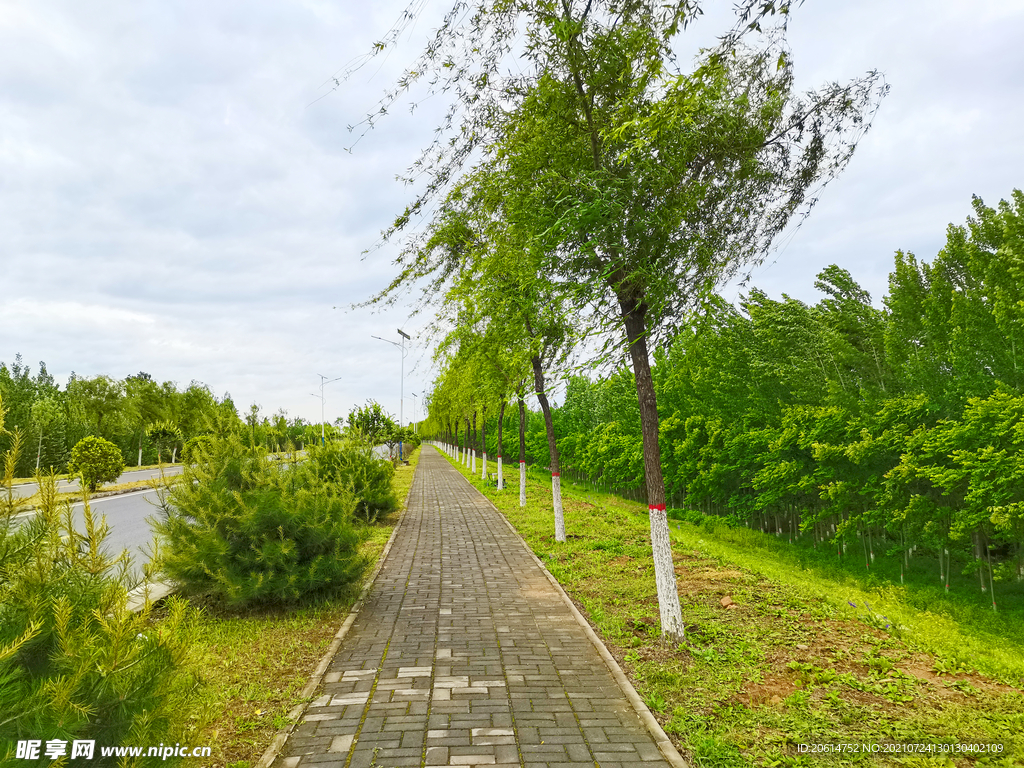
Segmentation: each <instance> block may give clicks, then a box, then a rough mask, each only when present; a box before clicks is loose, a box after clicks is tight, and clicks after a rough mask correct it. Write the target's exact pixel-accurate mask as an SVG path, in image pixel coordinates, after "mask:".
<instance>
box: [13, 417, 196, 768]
mask: <svg viewBox="0 0 1024 768" xmlns="http://www.w3.org/2000/svg"><path fill="white" fill-rule="evenodd" d="M2 415H3V409H2V405H0V431H2V429H3V418H2ZM16 437H17V436H16ZM19 443H20V440H18V439H16V440H15V441H14V443H13V449H14V450H16V449H17V448H18V445H19ZM4 459H5V467H6V466H7V465H10V464H11V462H12V461H13V460H14V457H13V456H12V455H11V454H10V453H8V454H7V455H6V456H5V457H4ZM10 479H11V477H10V473H9V472H5V477H4V480H3V482H4V485H5V486H6V487H5V488H4V491H5V493H4V494H3V498H4V499H5V500H6V502H7V503H3V504H0V765H8V764H15V763H16V762H22V761H17V760H16V757H15V751H16V744H17V742H18V741H19V740H29V739H37V740H41V741H42V742H44V743H45V742H46V741H47V740H51V739H53V740H62V741H66V742H68V743H69V744H70V742H72V741H74V740H76V739H80V740H81V739H84V740H89V739H92V740H95V742H96V749H97V755H98V750H99V747H100V746H147V745H149V744H158V743H160V742H161V741H163V740H165V739H168V738H170V737H171V736H172V735H175V734H180V733H182V730H181V729H182V728H183V725H182V724H183V723H184V722H185V720H186V718H187V714H188V711H189V693H190V691H191V690H192V687H193V684H192V678H191V676H190V674H189V673H188V672H187V671H186V663H187V653H188V648H189V647H190V645H191V643H192V640H193V636H192V626H193V624H192V621H191V615H190V613H189V611H188V609H187V608H186V604H185V603H183V602H181V601H176V600H172V601H170V603H169V616H168V618H166V619H165V620H162V621H161V622H160V623H159V624H157V623H154V621H153V617H152V614H151V607H150V606H148V605H147V606H145V607H144V608H143V610H141V611H140V612H138V613H133V612H132V611H130V610H129V609H128V607H127V604H128V593H129V590H130V589H131V588H132V587H134V586H135V581H134V580H133V579H132V578H131V577H130V576H129V568H130V564H129V561H128V556H127V553H122V554H121V555H120V556H119V557H116V558H112V557H110V556H109V555H107V554H106V553H105V552H104V550H103V542H104V538H105V536H106V533H107V526H106V524H105V523H103V522H99V523H97V522H96V521H95V520H94V519H93V517H92V513H91V511H90V508H89V505H88V500H86V504H85V507H84V533H83V532H81V530H77V529H76V526H75V525H74V517H73V514H72V510H71V507H70V505H69V504H68V503H67V502H66V501H64V500H61V499H60V496H59V495H58V493H57V490H56V483H55V481H54V478H53V476H52V475H49V476H46V477H40V478H38V479H39V482H40V493H39V501H38V503H37V507H36V512H35V514H34V515H32V516H30V517H21V519H18V518H17V517H16V513H21V512H24V511H25V510H24V509H21V508H20V507H19V505H18V504H16V503H12V500H13V498H14V497H13V496H12V494H10ZM100 762H102V761H100ZM154 762H155V761H154ZM146 763H147V761H146V760H137V761H135V762H134V763H133V762H132V761H128V762H126V763H125V764H126V765H131V764H138V765H144V764H146Z"/></svg>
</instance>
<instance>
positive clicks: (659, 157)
mask: <svg viewBox="0 0 1024 768" xmlns="http://www.w3.org/2000/svg"><path fill="white" fill-rule="evenodd" d="M462 8H463V6H462V4H460V5H459V6H458V8H457V9H456V10H453V12H452V14H451V15H450V16H449V17H448V19H447V20H446V22H445V25H444V26H443V27H442V29H441V31H440V32H439V35H438V40H437V41H436V42H435V43H434V44H432V45H431V46H430V47H428V50H427V52H426V53H425V55H424V61H423V62H422V63H420V64H418V65H417V66H418V67H419V68H422V69H426V70H428V71H429V70H431V69H433V71H435V72H440V73H441V77H442V79H445V80H446V81H447V82H446V83H445V84H448V83H450V82H452V81H453V80H454V81H455V82H456V83H457V84H458V85H459V86H462V87H461V88H460V89H459V90H457V93H458V94H459V96H460V97H461V98H460V99H459V103H458V105H457V106H456V107H454V108H453V111H452V113H451V115H452V117H454V115H455V114H466V115H467V117H466V118H465V119H464V121H463V122H462V124H461V126H459V129H460V131H461V133H462V135H464V136H468V137H469V138H468V139H466V140H464V141H462V142H460V141H458V140H457V139H456V140H455V141H454V142H453V144H452V145H451V149H450V151H447V152H442V153H441V160H440V161H439V162H438V163H436V164H435V165H434V166H433V167H432V168H430V169H428V170H429V171H431V173H430V177H429V178H430V181H429V182H428V185H427V190H426V191H425V192H424V193H423V195H421V196H420V197H418V198H417V199H416V200H415V201H414V203H413V204H412V205H411V206H410V207H409V209H407V211H406V212H404V213H403V214H402V215H401V216H400V217H399V218H398V220H397V221H396V223H395V227H394V230H393V231H395V230H398V229H401V228H402V227H404V226H405V225H406V224H407V223H408V221H409V220H410V217H411V216H412V215H413V214H415V213H417V212H419V211H420V210H422V209H423V206H424V205H425V204H426V202H427V201H428V200H430V199H431V198H432V197H433V196H434V195H435V194H436V193H437V192H438V191H440V190H442V189H444V188H445V187H446V186H447V184H448V183H449V181H450V180H451V179H452V178H453V175H454V174H455V173H456V172H457V170H458V168H459V166H460V165H461V163H462V162H463V161H464V160H465V159H466V158H467V157H468V156H469V153H470V152H471V151H472V149H473V147H474V146H475V142H476V141H487V142H490V143H491V146H492V149H491V158H492V162H491V167H490V169H489V172H490V173H492V174H497V175H499V176H500V177H501V178H502V179H503V180H504V183H503V184H502V185H501V186H502V187H503V188H504V189H505V190H506V196H507V199H506V202H505V203H504V209H505V217H506V219H507V220H508V221H509V222H510V223H511V224H514V225H515V226H517V227H519V228H521V230H522V231H523V232H524V233H525V234H526V236H527V239H528V242H529V243H530V246H531V250H532V251H533V252H535V253H537V254H540V255H541V256H542V258H543V259H544V262H543V265H544V267H543V269H542V271H543V272H545V273H549V274H550V275H551V276H552V277H557V278H559V279H560V280H561V281H562V284H563V285H564V286H566V287H567V288H572V289H574V290H575V294H576V297H575V300H576V302H577V306H578V307H583V306H585V305H590V306H591V307H595V308H596V309H597V310H598V313H597V316H599V317H604V318H607V319H608V325H607V329H608V330H609V331H611V332H613V333H615V334H617V335H618V336H620V338H621V339H622V342H623V347H624V350H625V352H626V354H627V356H628V359H629V360H630V362H631V364H632V367H633V372H634V376H635V380H636V387H637V397H638V402H639V405H640V413H641V425H642V430H643V438H644V439H643V445H644V451H643V453H644V467H645V476H646V486H647V496H648V504H649V508H650V512H651V525H652V527H651V535H652V545H653V547H654V552H655V559H656V568H655V570H656V574H657V583H658V595H659V603H660V604H661V606H662V629H663V631H664V632H665V634H666V635H669V636H673V637H681V636H682V633H683V626H682V617H681V612H680V610H679V601H678V594H677V592H676V590H675V581H674V570H673V567H672V562H671V550H670V545H669V538H668V524H667V519H666V517H665V492H664V482H663V479H662V468H661V456H660V449H659V444H658V431H659V430H658V411H657V399H656V396H655V391H654V385H653V378H652V374H651V366H650V354H649V349H650V340H651V338H652V336H655V335H656V334H657V332H658V331H659V329H661V328H663V327H665V326H667V325H670V324H671V322H672V319H673V318H674V317H676V316H677V315H678V311H679V309H680V308H681V307H682V306H686V305H688V304H690V303H692V302H693V301H694V300H695V299H696V298H697V297H698V296H699V295H701V294H702V293H704V292H706V291H708V290H709V289H710V288H711V287H713V286H714V285H716V284H717V283H719V282H720V281H721V280H723V279H725V278H727V277H729V276H731V275H733V274H735V273H737V272H738V271H739V270H741V269H743V268H744V267H745V266H748V265H749V264H751V263H753V262H757V261H758V260H760V259H761V258H763V257H764V254H765V253H767V251H768V249H769V248H770V247H771V244H772V242H773V240H774V238H775V236H776V235H777V234H778V233H779V232H780V231H781V230H782V229H783V228H784V227H785V226H786V225H787V224H788V223H789V221H790V219H791V218H792V216H793V215H794V214H795V213H797V212H798V211H804V212H806V210H808V208H809V207H810V204H811V203H812V202H813V199H814V197H813V192H812V190H813V189H814V188H815V186H816V185H819V184H821V183H824V182H827V181H828V180H829V179H831V178H833V177H834V176H835V174H836V173H838V172H839V171H840V170H841V169H842V167H843V166H844V165H845V164H846V162H847V161H848V159H849V157H850V155H851V153H852V151H853V148H854V147H855V145H856V142H857V138H858V137H859V135H860V133H861V132H862V130H863V129H864V127H865V126H866V125H867V123H868V122H869V121H870V114H871V113H872V110H873V108H874V106H875V104H876V103H877V100H878V98H879V97H880V95H881V93H882V92H883V91H884V87H881V86H880V85H879V84H880V78H879V76H878V75H877V74H876V73H871V74H869V75H867V76H866V77H864V78H861V79H859V80H856V81H854V82H852V83H850V84H848V85H838V84H834V85H831V86H827V87H825V88H823V89H822V90H820V91H819V92H817V93H813V94H810V95H809V96H808V97H806V98H798V97H795V96H794V95H793V92H792V86H793V73H792V67H791V64H790V62H789V56H788V52H787V51H786V49H785V46H784V45H783V44H782V43H781V42H780V40H781V36H782V35H781V32H776V33H775V34H774V36H773V35H769V36H767V40H766V42H764V43H763V44H762V46H761V47H760V48H759V49H748V48H746V47H744V46H743V45H742V44H741V43H740V42H739V41H738V38H739V37H740V35H739V34H738V33H737V34H735V35H731V36H730V38H729V42H728V44H724V49H723V48H722V47H720V48H719V49H718V50H716V51H715V52H714V53H713V54H711V55H708V56H706V57H705V58H704V59H703V60H702V61H700V62H699V63H698V65H697V67H696V69H695V71H694V72H693V73H692V74H689V75H679V74H675V73H674V72H673V71H672V66H671V63H672V61H673V54H672V45H673V42H674V40H675V38H676V36H677V35H678V34H679V33H680V32H681V31H682V30H683V29H684V28H685V27H686V26H687V24H688V22H689V21H690V20H691V19H692V18H693V17H694V16H695V15H696V14H698V13H699V12H700V9H699V7H698V6H697V5H696V4H691V3H677V4H663V3H653V2H630V3H625V4H622V3H618V2H611V0H608V1H607V2H601V1H598V2H594V0H588V1H587V2H586V3H577V2H572V0H561V1H560V2H555V1H547V2H533V3H528V4H507V3H497V2H491V1H490V0H483V1H482V2H480V3H479V4H477V5H476V6H474V12H473V13H470V14H469V16H470V19H471V20H470V21H469V22H468V25H467V28H466V29H457V28H456V27H457V25H458V23H459V22H458V21H457V19H458V18H460V15H459V14H460V13H461V9H462ZM776 10H781V11H782V12H783V15H785V14H788V11H789V6H788V4H787V5H784V6H782V7H781V8H777V7H776V6H775V5H774V4H761V3H753V2H746V3H744V4H741V8H740V14H741V19H746V20H749V19H750V18H751V17H752V16H753V21H752V22H750V24H751V25H752V26H755V27H756V26H758V19H759V18H760V16H763V15H765V14H767V13H769V12H774V11H776ZM741 26H742V22H741ZM460 33H461V34H460ZM520 34H523V35H524V38H523V39H525V45H524V49H523V50H524V53H523V55H522V57H521V64H525V65H526V69H525V71H526V74H524V75H523V76H521V77H520V76H513V77H510V78H505V79H502V77H501V72H502V68H501V67H500V62H501V60H502V57H503V56H504V55H505V54H506V53H507V52H508V51H509V50H511V48H512V47H513V46H514V45H515V44H516V43H515V40H517V39H518V38H519V35H520ZM452 40H457V41H458V43H457V45H458V46H459V47H460V51H459V52H460V53H464V52H465V50H466V48H462V46H463V45H464V44H465V41H466V40H468V41H470V43H469V45H468V46H467V48H468V50H470V51H472V52H473V53H474V54H475V55H471V56H470V58H471V59H472V61H471V62H469V63H460V62H457V61H456V59H455V56H454V55H453V49H454V47H455V45H456V44H455V43H453V42H452ZM446 45H447V46H449V47H446ZM432 65H433V66H432ZM448 69H454V70H455V71H454V72H452V73H451V74H450V75H448V74H446V70H448ZM470 72H472V75H473V76H472V77H470V76H469V73H470ZM414 78H415V75H413V74H410V75H409V77H407V78H406V79H405V80H404V81H403V82H402V83H400V84H399V89H401V88H404V87H405V85H406V84H407V83H408V82H409V80H411V79H414ZM478 102H479V103H478ZM510 102H511V108H509V107H506V106H505V105H507V104H509V103H510ZM460 110H464V112H460ZM436 268H438V267H437V265H436V264H430V263H425V262H424V261H423V259H422V256H421V255H419V252H418V251H416V250H414V251H413V252H412V255H409V256H408V257H407V258H406V259H405V260H404V261H403V262H402V273H401V275H400V277H399V278H398V280H397V281H396V286H393V287H397V285H398V284H403V283H404V282H406V281H408V280H410V279H415V278H416V277H418V276H420V275H422V274H423V273H424V272H425V271H432V270H434V269H436Z"/></svg>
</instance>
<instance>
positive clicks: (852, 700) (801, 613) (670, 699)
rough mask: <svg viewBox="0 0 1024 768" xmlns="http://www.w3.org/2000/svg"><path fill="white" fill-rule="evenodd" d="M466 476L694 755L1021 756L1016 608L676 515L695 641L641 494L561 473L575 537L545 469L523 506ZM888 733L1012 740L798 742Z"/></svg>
mask: <svg viewBox="0 0 1024 768" xmlns="http://www.w3.org/2000/svg"><path fill="white" fill-rule="evenodd" d="M460 469H461V471H462V472H463V474H465V475H466V476H467V477H468V476H469V473H468V472H467V471H466V470H465V469H462V468H461V467H460ZM511 479H512V480H513V481H515V479H516V478H515V476H513V477H512V478H511ZM471 481H472V482H473V483H474V485H476V486H477V487H478V488H480V489H481V490H482V491H484V492H485V493H486V495H487V496H488V497H489V498H491V500H492V501H493V502H494V503H495V504H496V506H497V507H498V508H499V509H500V510H501V511H502V512H503V513H505V515H506V516H507V517H508V518H509V520H510V521H511V522H512V523H513V524H514V525H515V526H516V528H517V529H518V530H519V532H520V534H521V535H522V536H523V537H524V538H525V539H526V541H527V542H528V543H529V545H530V546H531V547H532V548H533V550H534V551H535V552H536V553H537V555H538V556H539V557H540V558H541V559H542V560H543V561H544V562H545V564H546V565H547V567H548V568H549V570H550V571H551V572H552V574H553V575H554V576H555V577H556V578H557V579H558V580H559V582H560V583H561V584H562V585H563V587H565V589H566V591H567V592H568V593H569V594H570V595H571V596H572V597H573V599H574V600H576V601H577V603H578V604H579V605H580V606H581V608H582V609H583V610H584V612H585V614H586V615H587V616H588V618H589V619H590V621H591V623H592V624H593V625H594V627H595V629H596V630H597V631H598V632H599V633H600V634H601V636H602V638H603V639H604V641H605V643H606V644H607V645H608V646H609V649H610V650H611V651H612V653H613V655H615V656H616V657H617V658H618V659H619V662H620V664H621V665H622V666H623V668H624V669H625V671H626V673H627V674H628V675H629V676H630V678H631V679H632V681H633V683H634V685H635V686H636V688H637V690H638V691H639V692H640V695H641V696H642V697H644V698H645V700H646V701H647V702H648V706H650V707H651V709H652V710H653V711H654V712H655V714H656V716H657V717H658V718H659V720H660V721H661V723H662V725H663V726H664V727H665V730H666V731H667V732H668V733H669V734H670V735H671V736H672V738H673V739H674V740H675V741H676V744H677V746H678V747H679V748H680V750H681V751H682V752H683V754H684V755H685V756H686V757H687V758H688V759H689V760H690V762H691V764H693V765H696V766H723V767H724V766H742V765H764V766H769V765H816V766H818V765H846V764H863V765H901V764H909V763H912V764H914V765H917V766H921V765H952V764H956V765H968V764H989V765H1005V766H1009V765H1022V764H1024V707H1022V705H1024V695H1022V693H1021V688H1022V687H1024V639H1022V636H1021V633H1020V631H1019V629H1016V628H1015V627H1014V626H1012V625H1011V623H1008V622H1003V623H1002V624H1000V623H999V621H998V620H994V621H992V622H989V623H988V624H987V625H986V626H985V627H982V628H978V627H974V626H972V625H971V623H970V622H969V621H958V620H957V619H956V618H955V617H952V616H949V615H939V614H936V613H932V612H929V611H927V610H923V609H921V608H920V607H914V605H913V603H914V602H915V598H916V597H917V595H915V594H913V593H909V592H906V591H904V592H903V593H901V592H900V589H899V588H898V587H889V588H886V587H881V588H879V589H875V590H871V591H866V590H864V589H862V588H861V587H860V586H858V585H857V584H855V583H851V581H850V580H849V579H847V578H832V577H830V575H829V573H828V571H827V569H820V570H818V571H816V570H815V569H813V568H810V569H807V568H806V566H807V564H806V562H805V563H803V564H801V563H799V562H797V563H794V562H792V560H791V559H790V558H787V557H784V556H782V555H780V550H779V549H778V546H779V545H778V544H777V542H775V540H774V537H766V536H764V535H763V534H759V533H756V534H755V533H753V532H750V531H746V530H742V531H734V532H731V533H726V532H724V531H718V532H717V533H716V532H715V531H714V530H713V529H712V530H705V529H703V528H697V527H694V526H690V525H687V524H678V523H675V522H673V531H672V535H673V541H674V549H675V553H674V558H675V561H676V572H677V579H678V585H679V591H680V597H681V600H682V604H683V613H684V618H685V621H686V625H687V634H688V643H687V644H686V645H682V646H679V647H678V648H675V647H667V646H665V645H664V644H663V643H662V642H661V641H660V639H659V623H658V606H657V599H656V591H655V585H654V574H653V568H652V564H651V556H650V537H649V533H648V523H647V515H646V509H645V508H644V507H643V506H641V505H640V504H637V503H635V502H630V501H624V500H622V499H619V498H616V497H613V496H610V495H607V494H600V493H592V492H586V491H583V490H579V489H575V488H573V487H572V486H570V485H565V486H564V487H563V492H564V499H565V516H566V530H567V532H568V534H569V541H567V542H565V543H563V544H559V543H557V542H555V541H554V536H553V522H552V511H551V494H550V485H549V482H550V481H549V479H548V478H547V477H546V476H544V475H542V474H540V473H537V474H535V475H534V474H531V476H530V479H529V483H528V504H527V507H526V508H525V509H520V507H519V502H518V484H517V483H515V485H513V486H512V487H510V488H509V490H507V491H504V492H501V493H499V492H497V491H495V490H494V489H493V488H485V487H484V486H483V484H482V483H481V482H480V481H479V478H471ZM906 589H912V588H906ZM726 597H728V598H730V599H731V600H732V601H734V604H735V605H736V607H735V608H726V607H723V605H722V601H723V599H724V598H726ZM850 602H852V603H854V604H855V605H856V606H857V607H856V608H854V607H851V606H850V605H849V603H850ZM865 602H867V603H869V604H870V608H868V607H866V606H865ZM883 613H884V614H885V615H886V616H888V617H889V618H888V619H884V618H883V617H882V615H881V614H883ZM968 618H969V617H968ZM892 619H896V621H892ZM886 624H889V625H890V626H889V628H888V630H887V629H885V625H886ZM977 668H982V669H987V670H989V671H991V672H995V673H998V675H997V676H996V677H992V676H984V675H982V674H980V673H978V672H976V671H974V670H975V669H977ZM997 678H998V679H997ZM1007 683H1010V684H1007ZM887 741H898V742H917V741H919V742H924V743H929V744H932V743H937V742H947V741H963V742H980V741H989V742H991V741H999V742H1003V743H1004V745H1005V749H1006V750H1007V751H1008V752H1009V753H1010V754H1011V756H1010V757H1007V756H1006V755H1005V754H1004V755H1003V756H1002V757H1001V758H998V759H982V760H977V759H975V758H965V757H963V756H958V757H955V758H954V759H953V761H952V762H950V761H949V759H948V758H940V757H937V756H936V757H932V758H922V757H916V756H915V757H910V758H907V757H903V758H898V757H892V756H885V755H876V756H873V757H866V756H863V755H853V754H849V753H846V754H831V755H822V754H815V755H809V756H808V755H804V756H801V755H799V754H797V753H796V746H795V745H796V744H800V743H822V742H832V743H838V742H847V743H853V742H857V743H861V742H887ZM901 760H902V762H901Z"/></svg>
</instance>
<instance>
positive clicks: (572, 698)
mask: <svg viewBox="0 0 1024 768" xmlns="http://www.w3.org/2000/svg"><path fill="white" fill-rule="evenodd" d="M317 696H318V698H316V700H315V701H314V702H313V703H312V704H311V705H310V707H309V708H308V709H307V710H306V712H305V715H304V717H303V719H302V722H301V723H300V724H299V725H298V726H297V727H296V729H295V730H294V731H293V732H292V734H291V736H290V737H289V739H288V741H287V743H286V744H285V746H284V749H283V750H282V753H281V755H280V756H279V757H278V758H277V759H276V760H275V762H274V763H273V765H274V766H275V768H282V767H285V768H295V767H296V766H309V765H314V764H316V765H334V766H344V767H345V768H369V767H370V766H371V765H374V764H376V765H377V766H383V768H392V767H393V766H433V765H438V766H439V765H459V766H472V765H488V766H524V768H541V767H542V766H551V767H552V768H594V766H595V765H599V766H602V768H620V766H621V767H623V768H625V767H629V768H635V767H637V766H641V765H643V766H645V768H655V767H657V768H665V767H666V766H668V763H667V762H665V760H664V758H663V757H662V755H661V753H660V752H659V750H658V748H657V746H656V745H655V743H654V741H653V740H652V739H651V737H650V736H649V734H648V732H647V731H646V730H645V729H644V728H643V726H642V724H641V722H640V720H639V718H638V717H637V715H636V713H635V712H634V711H633V709H632V708H631V707H630V705H629V702H628V701H627V699H626V697H625V695H624V694H623V692H622V690H621V689H620V688H619V687H618V686H617V685H616V683H615V680H614V678H613V677H612V676H611V674H610V672H609V670H608V668H607V666H606V665H605V663H604V662H603V661H602V659H601V657H600V656H599V654H598V652H597V651H596V649H595V648H594V646H593V644H592V643H591V642H590V640H589V639H588V638H587V636H586V634H585V633H584V631H583V629H582V628H581V627H580V625H579V624H578V623H577V622H576V619H575V618H574V617H573V615H572V614H571V613H570V612H569V610H568V608H567V607H566V605H565V603H564V602H563V601H562V598H561V596H560V595H559V594H558V592H556V591H555V589H554V588H553V587H552V585H551V584H550V582H548V580H547V578H546V577H545V575H544V573H543V572H542V571H541V569H540V568H539V567H538V566H537V563H536V561H535V560H534V559H533V557H532V555H531V554H530V553H529V552H528V551H527V550H526V548H525V547H524V546H523V545H522V543H521V542H520V541H519V539H518V538H517V537H516V536H515V535H514V534H513V533H512V532H511V531H510V530H509V528H508V526H507V525H506V524H505V522H504V521H503V520H502V518H501V517H500V516H499V515H498V514H497V513H496V512H495V511H494V509H493V507H491V506H490V505H489V504H488V503H487V502H486V500H485V499H484V498H483V497H482V496H481V495H480V494H479V493H478V492H477V491H476V490H475V489H474V488H473V487H472V486H470V485H469V483H467V482H466V481H465V479H464V478H463V477H462V476H461V475H459V473H458V472H457V471H456V470H455V469H454V468H452V467H451V466H450V465H449V464H448V462H447V461H446V460H445V459H444V457H443V456H441V454H440V453H438V452H437V451H436V450H435V449H434V448H432V447H430V446H426V445H425V446H424V447H423V453H422V456H421V457H420V462H419V466H418V468H417V470H416V476H415V480H414V481H413V484H412V492H411V495H410V499H409V508H408V510H407V512H406V514H405V517H404V518H403V521H402V524H401V527H400V529H399V531H398V533H397V535H396V537H395V541H394V544H393V546H392V548H391V552H390V553H389V554H388V557H387V560H386V561H385V562H384V564H383V567H382V569H381V572H380V574H379V576H378V577H377V581H376V582H375V584H374V586H373V588H372V590H371V591H370V593H369V595H368V596H367V599H366V602H365V604H364V606H363V608H362V609H361V610H360V612H359V614H358V615H357V617H356V619H355V622H354V623H353V625H352V627H351V630H350V631H349V633H348V634H347V635H346V636H345V638H344V640H343V641H342V644H341V647H340V649H339V651H338V653H337V654H336V655H335V656H334V659H333V661H332V662H331V663H330V666H329V667H328V670H327V674H326V676H325V677H324V682H323V684H322V686H321V688H320V690H319V692H318V694H317Z"/></svg>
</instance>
